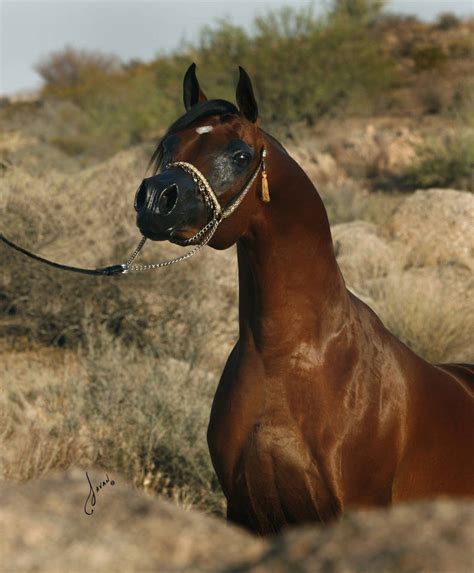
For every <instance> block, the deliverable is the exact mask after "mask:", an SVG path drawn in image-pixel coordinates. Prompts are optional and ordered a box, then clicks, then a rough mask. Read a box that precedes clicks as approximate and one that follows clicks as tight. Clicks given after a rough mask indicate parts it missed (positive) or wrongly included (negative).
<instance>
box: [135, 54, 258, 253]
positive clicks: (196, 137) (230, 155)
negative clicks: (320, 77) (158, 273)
mask: <svg viewBox="0 0 474 573" xmlns="http://www.w3.org/2000/svg"><path fill="white" fill-rule="evenodd" d="M195 67H196V66H195V64H192V65H191V66H190V67H189V69H188V70H187V72H186V74H185V76H184V82H183V100H184V106H185V109H186V113H185V114H184V115H183V116H181V117H180V118H179V119H178V120H177V121H175V122H174V123H173V125H171V127H170V128H169V129H168V131H167V132H166V134H165V135H164V137H163V138H162V140H161V141H160V143H159V144H158V147H157V149H156V151H155V152H154V154H153V157H152V163H153V165H154V174H153V176H152V177H148V178H146V179H144V180H143V182H142V183H141V185H140V187H139V189H138V191H137V194H136V197H135V210H136V212H137V226H138V228H139V229H140V231H141V233H142V234H143V235H144V236H145V237H147V238H149V239H152V240H157V241H160V240H161V241H163V240H169V241H171V242H173V243H177V244H181V245H189V244H197V243H198V242H199V239H201V238H202V236H203V234H204V233H203V231H204V230H206V229H209V228H210V227H212V224H213V223H214V222H215V223H216V227H217V225H218V224H219V223H222V224H220V225H219V229H217V230H216V229H214V231H216V232H215V234H214V236H213V237H212V239H211V240H210V242H209V244H210V245H211V246H213V247H215V248H218V249H224V248H227V247H229V246H231V245H232V244H233V243H235V242H236V241H237V239H238V238H239V237H240V236H241V235H242V234H243V233H244V232H245V230H246V228H247V226H248V223H249V219H250V214H251V213H255V212H256V210H257V208H256V207H257V203H261V200H260V199H259V198H258V194H257V192H256V189H257V188H258V186H259V185H260V177H257V175H259V173H260V171H262V173H263V172H264V171H263V170H264V167H265V164H264V156H265V142H264V136H263V132H262V131H261V130H260V129H259V127H258V107H257V103H256V101H255V96H254V93H253V88H252V83H251V81H250V78H249V76H248V75H247V73H246V72H245V70H244V69H243V68H240V78H239V81H238V84H237V89H236V100H237V104H238V107H236V106H235V105H234V104H232V103H230V102H228V101H225V100H219V99H215V100H208V99H207V98H206V96H205V95H204V93H203V92H202V90H201V88H200V86H199V82H198V80H197V78H196V72H195ZM254 183H255V184H254ZM244 196H245V197H244ZM244 198H245V200H244ZM237 206H238V207H239V208H238V209H237ZM231 212H232V217H230V216H229V215H230V213H231ZM223 219H225V220H223Z"/></svg>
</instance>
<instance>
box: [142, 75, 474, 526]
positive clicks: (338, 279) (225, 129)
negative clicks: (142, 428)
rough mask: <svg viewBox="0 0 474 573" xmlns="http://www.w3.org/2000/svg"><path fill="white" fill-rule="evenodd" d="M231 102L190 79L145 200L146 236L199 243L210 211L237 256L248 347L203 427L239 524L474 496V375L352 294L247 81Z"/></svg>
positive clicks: (312, 202) (296, 170) (303, 186)
mask: <svg viewBox="0 0 474 573" xmlns="http://www.w3.org/2000/svg"><path fill="white" fill-rule="evenodd" d="M236 100H237V103H238V107H236V106H234V105H233V104H232V103H230V102H228V101H225V100H207V98H206V96H205V95H204V93H203V91H202V90H201V88H200V86H199V83H198V80H197V78H196V73H195V65H194V64H193V65H192V66H191V67H190V68H189V69H188V71H187V72H186V75H185V78H184V104H185V108H186V113H185V114H184V115H183V116H182V117H180V118H179V119H178V120H177V121H176V122H175V123H174V124H173V125H172V126H171V127H170V128H169V130H168V132H167V133H166V135H165V136H164V137H163V139H162V140H161V142H160V144H159V145H158V148H157V150H156V151H155V153H154V155H153V161H154V163H155V171H154V175H153V176H151V177H148V178H146V179H144V180H143V183H142V185H141V186H140V189H139V190H138V192H137V195H136V199H135V209H136V210H137V225H138V227H139V229H140V231H141V232H142V234H143V235H144V236H145V237H148V238H150V239H153V240H170V241H172V242H173V243H178V244H186V243H187V244H196V243H198V242H199V237H200V235H201V236H202V230H203V229H205V228H206V227H207V228H209V222H210V220H212V216H211V215H212V207H213V206H212V201H214V202H215V203H216V202H217V204H218V205H217V207H218V208H219V209H220V210H222V211H226V209H227V215H228V216H227V217H225V218H222V217H220V219H219V221H218V222H219V225H218V228H217V229H214V231H215V233H214V234H213V236H212V238H211V239H210V240H209V245H210V246H211V247H213V248H215V249H226V248H228V247H230V246H231V245H234V244H235V243H237V256H238V268H239V338H238V342H237V343H236V345H235V347H234V349H233V351H232V353H231V354H230V356H229V358H228V360H227V363H226V365H225V369H224V372H223V374H222V378H221V380H220V383H219V386H218V389H217V391H216V394H215V398H214V402H213V406H212V411H211V416H210V422H209V428H208V445H209V450H210V454H211V458H212V463H213V465H214V468H215V471H216V473H217V476H218V478H219V481H220V484H221V486H222V489H223V492H224V494H225V496H226V498H227V502H228V507H227V517H228V519H229V520H231V521H232V522H235V523H237V524H240V525H241V526H244V527H246V528H248V529H250V530H252V531H254V532H257V533H259V534H267V533H272V532H276V531H278V530H280V529H281V528H282V527H283V526H286V525H287V524H299V523H302V522H309V521H317V522H322V523H324V522H327V521H328V520H331V519H333V518H335V517H337V516H339V515H341V513H342V512H344V511H345V510H346V508H348V507H354V506H359V507H375V506H386V505H389V504H392V503H397V502H402V501H407V500H415V499H420V498H433V497H435V496H439V495H451V496H470V495H473V494H474V400H473V397H474V396H473V389H474V386H473V382H474V369H473V367H472V366H469V365H462V364H444V365H433V364H429V363H427V362H426V361H425V360H423V359H422V358H420V357H419V356H417V355H416V354H415V353H414V352H413V351H412V350H410V349H409V348H408V347H407V346H405V344H403V343H402V342H401V341H400V340H398V339H397V338H396V337H395V336H393V335H392V334H391V333H390V332H389V331H388V330H386V328H385V327H384V326H383V324H382V322H381V321H380V320H379V318H378V317H377V316H376V314H375V313H374V312H373V311H372V310H371V309H370V308H369V307H368V306H367V305H366V304H364V303H363V302H362V301H360V300H359V299H358V298H357V297H356V296H354V295H353V294H352V293H351V292H350V291H349V290H348V289H347V288H346V285H345V283H344V279H343V277H342V274H341V272H340V270H339V267H338V265H337V262H336V258H335V255H334V249H333V244H332V239H331V232H330V228H329V223H328V217H327V214H326V210H325V208H324V206H323V203H322V201H321V198H320V196H319V195H318V193H317V191H316V189H315V187H314V186H313V184H312V183H311V181H310V180H309V178H308V177H307V175H306V174H305V173H304V171H303V170H302V168H301V167H300V166H299V165H298V164H297V163H296V162H295V161H294V160H293V159H292V158H291V157H290V155H289V154H288V153H287V152H286V150H285V149H284V148H283V146H282V145H281V144H280V143H278V141H276V139H274V138H273V137H272V136H271V135H269V134H268V133H266V132H265V131H264V130H263V129H261V128H260V127H259V116H258V107H257V103H256V100H255V96H254V92H253V89H252V84H251V81H250V78H249V76H248V75H247V73H246V72H245V71H244V70H243V69H242V68H240V78H239V81H238V85H237V90H236ZM206 189H207V191H206ZM242 190H244V191H245V193H243V191H242ZM209 194H210V195H209ZM211 199H212V201H211ZM229 205H232V207H231V208H228V206H229ZM214 207H215V206H214ZM200 229H201V232H200Z"/></svg>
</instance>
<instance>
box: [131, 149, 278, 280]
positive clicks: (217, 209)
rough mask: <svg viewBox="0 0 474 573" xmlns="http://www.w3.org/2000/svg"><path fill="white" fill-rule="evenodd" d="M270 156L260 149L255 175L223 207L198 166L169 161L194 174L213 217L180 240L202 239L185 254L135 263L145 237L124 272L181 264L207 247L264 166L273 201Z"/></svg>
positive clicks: (265, 189) (265, 187)
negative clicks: (269, 179) (270, 184)
mask: <svg viewBox="0 0 474 573" xmlns="http://www.w3.org/2000/svg"><path fill="white" fill-rule="evenodd" d="M266 156H267V152H266V149H265V148H263V149H262V152H261V158H260V162H259V164H258V165H257V167H256V169H255V171H254V172H253V174H252V177H251V178H250V179H249V181H248V182H247V184H246V185H245V187H244V188H243V189H242V190H241V191H240V192H239V193H238V194H237V195H236V196H235V197H234V198H233V199H232V200H231V201H230V203H229V204H228V205H227V206H226V207H225V209H223V208H222V207H221V204H220V203H219V200H218V199H217V195H216V193H215V192H214V190H213V188H212V187H211V184H210V183H209V181H208V180H207V178H206V176H205V175H203V173H201V171H199V169H198V168H197V167H196V166H195V165H193V164H192V163H188V162H187V161H175V162H174V163H169V164H168V165H167V166H166V169H171V168H172V167H179V168H181V169H183V170H184V171H186V173H189V175H191V177H192V179H193V181H194V183H195V184H196V186H197V188H198V189H199V192H200V193H201V195H202V197H203V200H204V203H205V205H206V207H208V209H209V210H210V211H211V214H212V215H211V219H210V221H209V222H208V223H207V224H206V225H205V226H204V227H203V228H202V229H201V230H200V231H198V232H197V233H196V234H195V235H193V236H192V237H191V238H190V239H185V240H183V241H179V244H180V245H182V246H186V245H189V244H191V243H192V242H194V241H196V240H199V239H201V238H202V240H201V242H199V243H198V244H197V245H196V246H195V247H194V248H193V249H191V250H190V251H188V252H187V253H185V254H184V255H180V256H178V257H175V258H174V259H170V260H169V261H162V262H160V263H152V264H148V265H133V264H132V263H133V261H134V260H135V258H136V257H137V256H138V255H139V253H140V251H141V250H142V248H143V245H144V244H145V242H146V237H142V238H141V240H140V242H139V243H138V245H137V248H136V249H135V250H134V251H133V253H132V255H131V257H130V258H129V259H128V261H127V262H126V263H125V264H124V265H122V268H123V271H122V272H123V273H124V274H125V273H129V272H139V271H148V270H152V269H159V268H162V267H167V266H169V265H174V264H175V263H180V262H181V261H185V260H186V259H189V258H190V257H192V256H193V255H195V254H196V253H198V252H199V251H200V250H201V249H202V248H203V247H205V246H206V245H207V244H208V243H209V241H210V240H211V239H212V237H213V235H214V233H215V232H216V231H217V227H218V226H219V225H220V223H221V222H222V221H223V220H224V219H227V217H230V215H232V213H233V212H234V211H235V210H236V209H237V207H238V206H239V205H240V204H241V203H242V201H243V200H244V198H245V196H246V195H247V193H248V192H249V190H250V188H251V187H252V185H253V183H254V181H255V179H256V178H257V175H258V173H259V171H260V169H262V199H263V200H264V201H265V202H268V201H270V195H269V193H268V181H267V172H266V164H265V157H266Z"/></svg>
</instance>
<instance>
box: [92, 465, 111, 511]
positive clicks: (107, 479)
mask: <svg viewBox="0 0 474 573" xmlns="http://www.w3.org/2000/svg"><path fill="white" fill-rule="evenodd" d="M105 477H106V479H105V480H104V481H102V482H100V484H99V485H96V486H95V488H94V486H93V485H92V482H91V479H90V477H89V474H88V473H87V472H86V478H87V481H88V483H89V494H88V496H87V499H86V502H85V503H84V513H85V514H86V515H92V514H93V513H94V509H93V508H94V507H95V504H96V502H97V498H96V495H95V494H96V493H99V491H100V490H101V489H102V488H103V487H105V486H106V485H107V484H110V485H112V486H113V485H115V481H114V480H111V479H109V476H108V475H107V474H105ZM94 489H95V491H94Z"/></svg>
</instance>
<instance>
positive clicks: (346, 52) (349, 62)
mask: <svg viewBox="0 0 474 573" xmlns="http://www.w3.org/2000/svg"><path fill="white" fill-rule="evenodd" d="M381 7H382V2H380V1H379V0H358V1H357V2H356V3H354V2H350V3H349V2H346V1H336V2H334V5H333V7H332V9H331V10H329V11H328V12H327V13H326V14H325V15H323V16H320V17H316V16H315V15H314V13H313V10H312V9H311V8H304V9H301V10H298V9H294V8H290V7H287V8H284V9H282V10H279V11H270V12H268V13H267V14H265V15H264V16H259V17H257V18H256V20H255V25H254V29H255V31H254V33H253V34H252V35H249V34H248V33H247V32H246V31H245V30H244V29H243V28H241V27H240V26H235V25H233V24H231V23H229V22H228V21H225V20H223V21H220V22H219V23H218V24H217V26H216V27H215V28H205V29H204V30H203V31H202V33H201V37H200V40H199V42H198V43H197V44H196V45H192V46H188V47H186V48H184V49H183V50H182V51H181V52H180V53H179V54H174V55H171V56H166V57H165V56H163V57H159V58H157V59H156V60H154V61H153V62H151V63H149V64H142V63H140V62H132V63H130V65H128V66H124V65H122V66H121V67H120V68H119V69H117V68H114V67H112V68H109V67H107V65H105V64H104V69H101V67H100V65H99V64H97V65H92V64H94V63H95V60H94V61H93V62H92V63H91V62H90V60H91V58H92V56H91V55H87V54H83V53H82V52H78V53H74V52H72V53H71V50H68V51H66V52H65V53H64V54H63V58H65V56H66V55H67V58H66V59H68V60H72V61H73V62H74V64H75V66H72V68H74V69H76V68H78V71H77V70H76V72H75V73H72V72H71V73H70V76H71V77H69V76H68V75H67V74H66V73H65V72H64V70H62V68H60V71H61V73H59V74H58V73H57V74H56V75H59V80H58V79H56V76H55V75H54V74H53V76H51V74H49V75H48V74H46V73H43V77H44V79H45V81H46V82H47V84H46V86H45V89H44V94H45V96H46V97H49V98H55V99H56V100H61V101H68V102H70V103H71V104H73V107H72V108H69V113H68V117H67V118H64V119H61V118H60V119H59V120H58V121H57V122H53V124H55V128H54V133H52V134H51V135H50V141H51V143H53V144H55V145H57V146H59V147H60V148H61V149H62V150H63V151H65V152H66V153H67V154H70V155H91V156H94V157H96V158H103V157H107V156H110V155H112V154H113V153H115V152H116V151H118V150H119V149H123V148H126V147H128V146H130V145H132V144H135V143H139V142H141V141H145V140H149V139H151V138H154V137H156V136H157V135H158V134H159V133H160V131H162V130H164V129H165V128H166V127H167V126H168V125H169V124H170V123H171V122H172V121H173V120H174V119H175V118H176V117H177V116H179V115H180V114H181V113H182V112H183V107H182V101H181V85H182V77H183V72H184V70H185V69H186V67H187V66H188V65H189V63H190V62H191V61H196V62H197V63H198V64H199V67H200V69H199V73H200V81H201V85H202V86H203V89H204V91H205V92H206V93H207V94H208V96H209V97H212V98H219V97H221V98H226V99H230V100H233V99H234V94H235V84H236V75H237V66H238V65H243V66H245V67H246V68H247V70H248V72H249V73H250V74H251V76H252V78H253V81H254V85H255V88H256V92H257V97H258V101H259V105H260V109H261V112H262V119H263V123H264V125H265V126H266V127H268V128H270V129H272V130H278V129H279V128H280V127H283V126H286V125H288V124H290V123H293V122H306V123H307V124H308V125H313V124H314V123H315V121H316V120H317V119H318V118H319V117H321V116H324V115H336V114H340V113H342V112H344V113H363V114H367V113H370V112H372V111H374V110H376V109H377V108H378V107H379V106H381V105H383V95H384V93H385V92H386V90H387V89H388V88H389V87H390V86H391V85H392V84H393V82H394V79H395V78H396V74H395V68H394V62H393V61H392V60H391V59H390V58H389V57H388V56H387V55H386V53H385V51H384V49H383V41H382V38H381V36H380V32H379V31H378V29H377V27H376V26H374V25H373V24H374V21H375V20H376V18H377V16H378V14H379V12H380V10H381ZM95 56H97V55H95ZM58 57H59V56H58V55H57V54H56V55H55V54H53V56H51V61H50V62H48V61H47V60H46V61H43V64H42V65H43V69H46V70H47V69H49V68H52V70H53V71H56V67H57V65H56V64H57V63H56V60H55V58H56V59H57V58H58ZM97 57H98V56H97ZM81 58H84V59H85V61H84V66H82V67H81V65H80V63H81ZM104 58H105V57H104ZM104 61H105V62H107V59H106V58H105V59H104ZM99 63H100V62H99ZM87 70H88V71H87ZM61 74H62V75H61ZM64 75H66V79H65V80H64V81H62V76H64ZM60 80H61V81H60Z"/></svg>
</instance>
